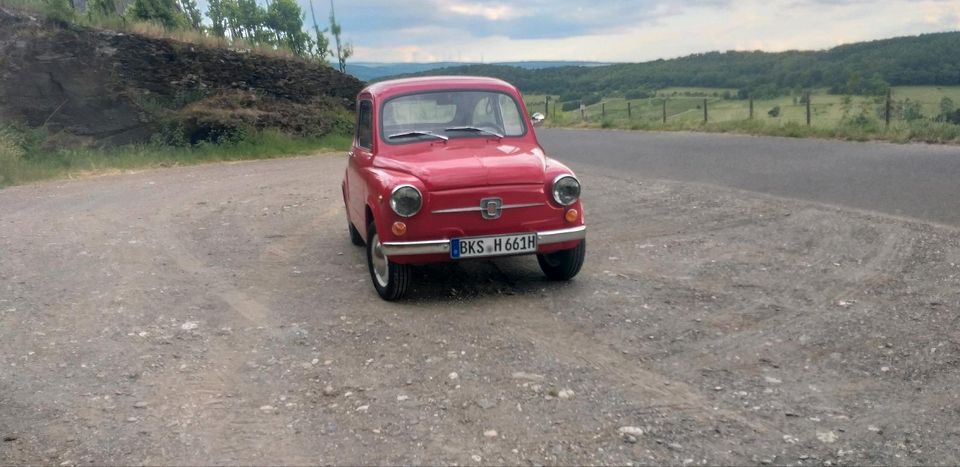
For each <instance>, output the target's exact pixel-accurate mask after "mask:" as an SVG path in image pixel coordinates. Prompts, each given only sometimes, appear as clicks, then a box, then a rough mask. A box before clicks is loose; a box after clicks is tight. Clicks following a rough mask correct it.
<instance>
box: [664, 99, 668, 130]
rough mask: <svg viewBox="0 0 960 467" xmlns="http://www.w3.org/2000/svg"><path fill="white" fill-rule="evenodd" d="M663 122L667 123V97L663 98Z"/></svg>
mask: <svg viewBox="0 0 960 467" xmlns="http://www.w3.org/2000/svg"><path fill="white" fill-rule="evenodd" d="M663 124H664V125H666V124H667V99H666V98H664V99H663Z"/></svg>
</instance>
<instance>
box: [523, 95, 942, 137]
mask: <svg viewBox="0 0 960 467" xmlns="http://www.w3.org/2000/svg"><path fill="white" fill-rule="evenodd" d="M731 92H732V90H730V89H719V88H717V89H714V88H667V89H662V90H659V91H657V96H656V97H648V98H637V99H626V98H625V97H623V96H610V97H605V98H604V99H603V101H602V102H600V103H596V104H592V105H589V106H586V107H585V109H584V115H583V117H585V118H586V120H587V121H586V122H584V121H582V117H581V112H580V109H579V108H578V107H577V108H574V109H573V110H568V111H563V110H562V106H560V105H559V104H558V96H549V97H550V108H549V112H546V113H547V115H548V118H547V122H546V123H547V125H548V126H554V127H573V128H621V129H636V130H650V131H700V132H717V133H739V134H750V135H766V136H786V137H795V138H830V139H844V140H854V141H870V140H878V141H889V142H894V143H906V142H925V143H941V144H960V125H958V124H956V123H952V124H951V123H949V119H947V118H946V117H945V115H944V112H946V111H948V109H946V108H945V107H944V106H945V105H946V106H947V107H949V108H955V103H956V102H960V86H899V87H895V88H893V93H892V96H893V102H892V106H891V119H892V121H891V124H890V127H889V128H887V127H886V126H885V124H884V102H883V98H882V97H876V96H843V95H832V94H828V93H827V90H826V89H817V90H814V92H813V94H812V99H811V106H810V107H811V108H810V111H811V123H812V125H811V126H807V124H806V104H805V102H803V100H802V99H801V98H800V96H798V95H792V96H781V97H776V98H768V99H757V100H756V101H755V102H754V114H753V115H754V118H753V119H752V120H751V119H749V115H750V110H749V101H747V100H738V99H724V98H723V96H724V95H725V94H731ZM546 97H547V96H543V95H529V96H525V100H526V102H527V105H528V108H529V109H530V111H531V112H534V111H536V112H545V110H546V108H545V107H546V106H545V104H546V102H545V101H546ZM664 99H666V114H667V123H666V124H664V123H662V120H661V119H662V116H663V112H664ZM705 99H706V100H707V104H708V110H709V120H710V123H706V124H704V123H703V116H704V114H703V107H702V106H703V103H704V100H705ZM574 103H575V102H574ZM954 121H955V120H954Z"/></svg>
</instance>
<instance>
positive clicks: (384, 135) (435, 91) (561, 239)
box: [343, 76, 586, 300]
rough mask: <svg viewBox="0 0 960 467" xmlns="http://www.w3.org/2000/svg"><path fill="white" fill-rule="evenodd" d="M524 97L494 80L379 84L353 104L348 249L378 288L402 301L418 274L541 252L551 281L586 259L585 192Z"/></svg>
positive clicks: (346, 197) (346, 193)
mask: <svg viewBox="0 0 960 467" xmlns="http://www.w3.org/2000/svg"><path fill="white" fill-rule="evenodd" d="M542 120H543V116H542V115H540V114H534V115H533V119H532V120H531V119H528V118H527V109H526V107H525V106H524V104H523V99H521V97H520V93H519V92H518V91H517V89H516V88H514V87H513V86H511V85H510V84H508V83H506V82H503V81H500V80H497V79H491V78H479V77H454V76H446V77H429V78H411V79H399V80H393V81H384V82H380V83H376V84H372V85H370V86H369V87H367V88H366V89H364V90H363V91H361V92H360V95H359V96H358V97H357V130H356V137H355V139H354V142H353V148H352V150H351V151H350V153H349V162H348V165H347V170H346V176H345V177H344V180H343V201H344V203H345V204H346V208H347V220H348V227H349V232H350V239H351V241H352V242H353V243H354V244H355V245H357V246H362V245H366V250H367V266H368V267H369V269H370V277H371V279H372V281H373V287H374V288H375V289H376V290H377V293H378V294H380V296H381V297H382V298H383V299H385V300H397V299H399V298H400V297H402V296H403V295H404V293H405V292H406V289H407V287H408V285H409V283H410V266H411V265H417V264H425V263H434V262H440V261H462V260H467V259H471V258H488V257H495V256H510V255H525V254H536V255H537V261H538V262H539V263H540V268H541V270H543V272H544V274H545V275H546V276H547V277H548V278H550V279H553V280H568V279H571V278H572V277H574V276H576V275H577V273H578V272H579V271H580V267H581V266H582V265H583V259H584V255H585V252H586V226H585V225H584V221H583V206H582V205H581V203H580V182H579V181H578V180H577V177H576V176H575V175H574V174H573V172H572V171H571V170H570V169H568V168H567V167H566V166H564V165H563V164H561V163H560V162H557V161H555V160H553V159H550V158H548V157H546V155H545V154H544V151H543V148H542V147H540V143H539V142H538V141H537V136H536V134H535V133H534V131H533V128H532V127H533V126H534V124H538V123H540V122H541V121H542Z"/></svg>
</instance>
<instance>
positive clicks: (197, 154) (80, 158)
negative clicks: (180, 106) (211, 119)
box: [0, 129, 351, 187]
mask: <svg viewBox="0 0 960 467" xmlns="http://www.w3.org/2000/svg"><path fill="white" fill-rule="evenodd" d="M0 130H2V129H0ZM350 142H351V138H350V137H349V136H343V135H328V136H324V137H322V138H293V137H290V136H287V135H284V134H282V133H278V132H261V133H255V134H252V135H250V136H249V137H247V138H246V139H244V140H242V141H239V142H235V143H229V144H199V145H195V146H185V147H175V146H161V145H138V146H120V147H114V148H105V149H43V148H41V147H38V146H37V145H36V144H34V143H35V142H32V141H31V138H30V135H29V134H26V135H25V134H23V133H20V134H15V133H14V132H13V131H11V130H10V129H7V130H6V132H2V131H0V187H4V186H10V185H18V184H23V183H29V182H33V181H37V180H44V179H51V178H62V177H68V176H73V175H79V174H90V173H94V174H95V173H104V172H109V171H112V170H130V169H142V168H155V167H174V166H182V165H193V164H202V163H207V162H222V161H239V160H249V159H272V158H279V157H289V156H298V155H306V154H313V153H316V152H320V151H325V150H346V149H348V148H349V147H350Z"/></svg>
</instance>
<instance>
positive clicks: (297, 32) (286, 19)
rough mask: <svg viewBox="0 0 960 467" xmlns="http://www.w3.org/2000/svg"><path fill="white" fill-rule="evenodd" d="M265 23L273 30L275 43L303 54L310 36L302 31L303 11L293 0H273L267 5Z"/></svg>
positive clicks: (305, 51) (305, 52) (306, 50)
mask: <svg viewBox="0 0 960 467" xmlns="http://www.w3.org/2000/svg"><path fill="white" fill-rule="evenodd" d="M265 20H266V21H265V24H266V26H267V28H269V29H271V30H272V31H273V34H274V36H275V37H276V41H277V45H278V46H284V47H286V48H287V49H290V51H291V52H293V53H295V54H297V55H299V56H304V55H306V54H307V52H308V49H309V47H308V43H309V41H310V36H308V35H307V34H306V33H305V32H303V12H302V11H301V10H300V5H298V4H297V2H296V1H295V0H274V1H273V3H271V4H270V6H269V7H267V12H266V18H265Z"/></svg>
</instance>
